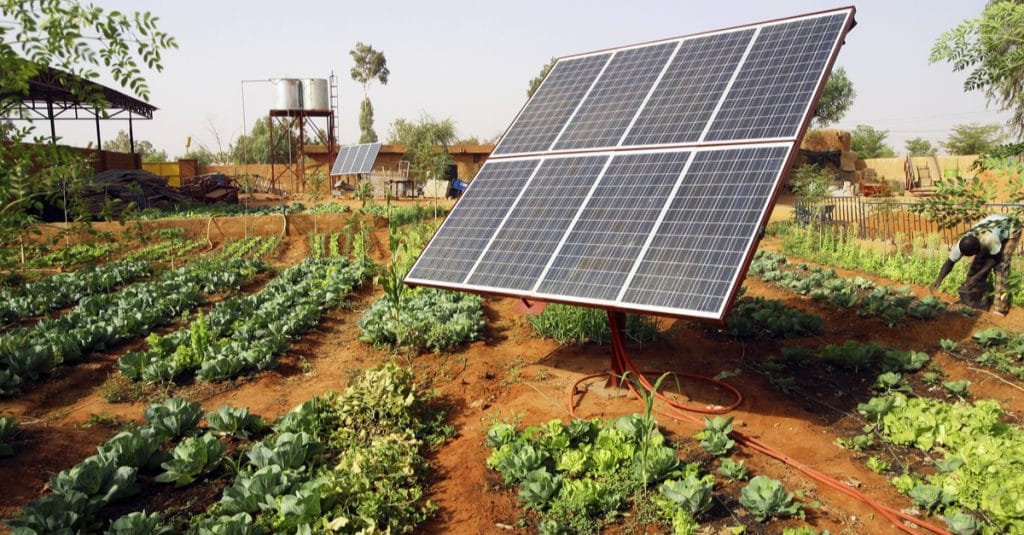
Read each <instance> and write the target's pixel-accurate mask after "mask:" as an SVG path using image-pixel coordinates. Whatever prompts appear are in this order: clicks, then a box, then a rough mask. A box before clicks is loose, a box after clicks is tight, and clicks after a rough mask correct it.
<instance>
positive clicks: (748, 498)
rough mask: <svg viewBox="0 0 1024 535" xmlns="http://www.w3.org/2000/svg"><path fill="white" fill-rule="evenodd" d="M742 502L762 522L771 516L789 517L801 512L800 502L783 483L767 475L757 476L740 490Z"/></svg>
mask: <svg viewBox="0 0 1024 535" xmlns="http://www.w3.org/2000/svg"><path fill="white" fill-rule="evenodd" d="M740 504H741V505H743V506H744V507H746V508H747V509H748V510H749V511H750V514H752V515H754V518H756V519H757V520H758V521H760V522H764V521H765V520H768V519H769V518H773V517H777V518H782V517H788V516H793V515H796V514H798V513H800V510H801V507H802V506H801V504H800V502H794V501H793V494H791V493H789V492H786V489H785V488H783V486H782V483H780V482H778V481H776V480H774V479H772V478H770V477H766V476H756V477H754V478H753V479H751V480H750V483H748V484H747V486H745V487H743V490H742V491H741V492H740Z"/></svg>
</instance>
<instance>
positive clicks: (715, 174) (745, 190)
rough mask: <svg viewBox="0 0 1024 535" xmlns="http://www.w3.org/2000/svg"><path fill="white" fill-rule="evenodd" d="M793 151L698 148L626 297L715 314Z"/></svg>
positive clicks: (783, 148)
mask: <svg viewBox="0 0 1024 535" xmlns="http://www.w3.org/2000/svg"><path fill="white" fill-rule="evenodd" d="M788 152H789V147H788V146H786V145H781V146H774V147H749V148H736V149H733V148H729V149H721V150H709V151H703V152H698V153H697V154H696V156H695V157H694V161H693V163H692V164H691V165H690V168H689V169H688V170H687V173H686V175H685V176H684V177H683V180H682V182H681V183H680V186H679V189H678V191H677V192H676V194H675V197H674V198H673V199H672V204H671V205H670V206H669V209H668V210H667V211H666V213H665V215H664V219H663V220H662V222H661V224H660V225H658V226H657V227H656V228H655V230H654V232H653V233H652V235H651V237H652V239H651V242H650V245H649V247H648V248H647V250H646V251H645V254H643V255H642V256H641V257H640V258H639V260H638V265H637V268H636V274H635V276H634V277H633V278H632V280H631V281H629V282H628V283H627V284H626V285H625V286H624V287H623V289H622V296H621V300H622V301H623V302H627V303H631V304H635V305H642V306H651V307H658V308H665V309H676V310H687V311H691V312H692V313H694V314H695V315H700V314H708V315H714V316H717V314H718V313H719V312H721V309H722V307H723V306H724V305H725V302H726V298H727V297H728V296H729V294H730V293H731V291H732V287H733V284H734V283H736V282H737V281H735V278H736V276H737V272H738V271H739V269H740V267H741V266H742V264H743V260H744V257H745V256H746V254H747V251H748V250H749V247H750V246H751V245H752V241H753V240H754V237H755V236H756V234H757V233H758V227H759V225H760V223H761V217H762V215H763V214H764V212H765V210H766V209H767V207H768V204H769V201H770V199H771V193H772V191H773V190H774V189H775V184H776V182H777V180H778V179H779V174H780V173H781V171H782V166H783V164H785V161H786V155H787V153H788Z"/></svg>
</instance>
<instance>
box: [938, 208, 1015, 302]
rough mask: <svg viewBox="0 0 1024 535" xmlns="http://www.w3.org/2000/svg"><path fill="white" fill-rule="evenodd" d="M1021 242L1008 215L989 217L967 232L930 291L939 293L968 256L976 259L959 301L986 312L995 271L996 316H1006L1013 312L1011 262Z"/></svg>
mask: <svg viewBox="0 0 1024 535" xmlns="http://www.w3.org/2000/svg"><path fill="white" fill-rule="evenodd" d="M1019 238H1020V228H1019V227H1018V226H1017V225H1015V224H1014V221H1013V220H1012V219H1010V218H1009V217H1007V216H1005V215H999V214H996V215H990V216H988V217H986V218H985V219H983V220H981V222H979V223H978V224H977V225H974V227H972V228H971V230H969V231H967V233H966V234H964V235H963V236H962V237H961V238H960V241H959V243H957V244H956V246H954V247H953V248H952V250H951V251H950V252H949V259H948V260H946V262H945V263H944V264H943V265H942V269H941V270H939V276H938V277H936V278H935V282H934V283H932V285H931V289H932V290H937V289H938V288H939V285H940V284H942V281H943V280H944V279H945V278H946V275H949V272H950V271H952V269H953V265H954V264H956V263H957V261H959V260H960V259H961V258H963V257H965V256H971V257H974V260H973V261H972V262H971V267H970V268H969V269H968V270H967V280H966V281H965V282H964V284H963V286H961V287H960V301H961V302H962V303H964V304H965V305H968V306H972V307H975V308H987V306H988V299H987V297H988V294H989V293H990V292H991V291H992V285H991V283H989V280H988V279H989V277H988V275H989V273H990V272H991V271H993V270H994V271H995V274H996V276H995V279H996V281H995V282H996V283H995V299H994V303H993V305H994V307H993V310H992V311H993V312H995V313H997V314H1006V313H1007V312H1008V311H1009V310H1010V292H1009V278H1010V258H1011V257H1012V256H1013V249H1014V248H1015V247H1016V245H1017V240H1018V239H1019Z"/></svg>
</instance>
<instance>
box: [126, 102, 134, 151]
mask: <svg viewBox="0 0 1024 535" xmlns="http://www.w3.org/2000/svg"><path fill="white" fill-rule="evenodd" d="M128 148H129V150H131V153H132V154H135V131H134V130H133V129H132V112H131V110H128Z"/></svg>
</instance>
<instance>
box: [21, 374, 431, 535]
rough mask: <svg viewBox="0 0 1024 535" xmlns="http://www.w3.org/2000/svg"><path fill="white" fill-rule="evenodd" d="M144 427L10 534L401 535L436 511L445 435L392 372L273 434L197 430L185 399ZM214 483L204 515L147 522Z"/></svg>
mask: <svg viewBox="0 0 1024 535" xmlns="http://www.w3.org/2000/svg"><path fill="white" fill-rule="evenodd" d="M145 417H146V420H147V421H146V423H145V424H144V425H142V426H140V427H137V428H134V429H130V430H127V431H123V432H121V433H119V434H117V435H116V436H114V437H113V438H112V439H110V440H108V441H107V442H106V443H104V444H102V445H100V446H99V447H98V448H97V450H98V453H97V455H93V456H91V457H89V458H87V459H86V460H85V461H83V462H82V463H80V464H78V465H76V466H75V467H73V468H71V469H69V470H65V471H63V472H61V473H60V474H58V475H57V476H56V477H54V478H53V479H52V480H51V482H50V488H51V490H52V491H53V493H52V494H49V495H46V496H43V497H42V498H39V499H36V500H34V501H32V502H30V503H29V504H28V505H27V506H25V508H24V509H23V510H22V513H21V515H20V517H19V518H17V519H14V520H10V521H8V524H9V525H10V526H11V527H13V528H15V533H76V532H86V531H88V532H98V531H102V530H105V532H106V533H118V534H139V535H142V534H149V533H156V534H166V533H174V532H188V533H211V534H213V533H235V534H251V535H262V534H264V533H311V532H315V533H324V532H335V531H337V532H343V533H377V532H383V533H390V532H393V533H404V532H408V531H411V530H412V528H413V527H415V526H416V525H417V524H419V523H420V522H422V521H423V520H425V519H426V518H427V517H429V516H430V515H431V514H432V513H433V511H434V509H435V507H434V506H433V505H432V504H431V503H430V502H429V501H428V500H426V499H425V497H424V487H425V481H424V475H425V474H426V472H427V469H428V468H429V465H428V463H427V461H426V459H425V457H424V454H425V452H426V448H427V447H428V446H429V445H431V444H435V443H437V442H440V441H441V440H444V439H445V438H446V436H447V435H448V434H450V429H448V428H446V427H445V426H442V425H440V423H439V422H440V421H441V419H442V418H443V414H442V413H440V412H439V411H437V410H435V408H434V406H433V402H432V398H431V397H430V396H429V395H425V394H423V393H421V392H420V391H419V390H418V389H417V388H416V387H415V385H414V383H413V377H412V373H411V372H409V371H407V370H404V369H401V368H399V367H397V366H395V365H394V364H388V365H385V366H382V367H380V368H377V369H373V370H369V371H367V372H366V373H365V374H364V375H363V376H362V377H361V378H359V379H357V380H354V381H353V382H352V384H351V385H350V386H349V387H348V389H347V390H346V391H345V392H344V393H343V394H341V395H340V396H339V395H336V394H328V395H327V396H325V397H317V398H313V399H312V400H311V401H308V402H306V403H303V404H302V405H300V406H298V407H296V408H295V409H294V410H292V411H291V412H289V413H287V414H286V415H285V416H283V417H282V418H281V419H280V420H279V421H278V422H277V424H276V426H275V427H274V428H273V430H272V431H270V430H268V429H267V428H266V425H265V424H264V423H263V421H262V419H260V418H259V417H256V416H254V415H251V414H249V412H248V410H246V409H236V408H231V407H222V408H221V409H220V410H218V411H214V412H211V413H209V414H208V415H207V416H206V422H207V427H206V429H205V430H203V429H202V428H200V427H198V423H199V420H200V418H201V417H202V412H201V408H200V407H199V405H198V404H196V403H191V402H186V401H183V400H180V399H172V400H169V401H167V402H166V403H162V404H155V405H152V406H150V407H149V409H147V410H146V412H145ZM268 431H269V433H268ZM258 437H262V439H260V440H254V439H255V438H258ZM231 444H238V445H239V447H238V448H229V447H228V446H230V445H231ZM233 455H234V456H233ZM214 478H216V479H223V478H226V479H227V480H228V484H227V485H226V486H225V487H224V489H223V492H222V494H221V497H220V500H219V501H217V502H215V503H214V504H213V505H212V506H211V507H209V509H207V510H205V511H204V510H202V509H199V508H197V506H196V504H195V503H194V502H192V501H190V502H189V503H186V504H183V506H184V507H185V508H186V514H180V512H179V514H177V515H175V516H173V517H164V516H163V515H162V514H161V513H163V512H162V511H156V512H151V513H148V514H147V513H146V512H145V509H146V506H147V505H151V504H152V502H151V501H149V500H151V498H149V496H151V495H153V494H154V492H153V491H156V492H160V491H161V489H160V487H161V485H170V484H173V485H174V486H175V487H176V488H177V487H188V486H193V485H196V486H202V485H211V484H213V483H212V481H211V480H213V479H214ZM146 490H148V491H149V492H144V491H146ZM162 492H164V493H168V492H169V489H166V488H165V489H162ZM199 492H204V491H202V490H200V491H199ZM140 494H141V496H140ZM117 502H120V503H118V509H119V510H120V511H125V510H127V511H133V512H130V513H127V514H124V515H123V516H120V517H118V518H113V515H112V513H111V511H110V509H111V508H108V506H109V505H111V504H114V503H117ZM157 505H158V507H159V506H160V505H163V506H164V507H166V504H160V503H158V504H157ZM198 507H203V506H201V505H200V506H198ZM188 508H192V509H188ZM18 530H22V531H18Z"/></svg>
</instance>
